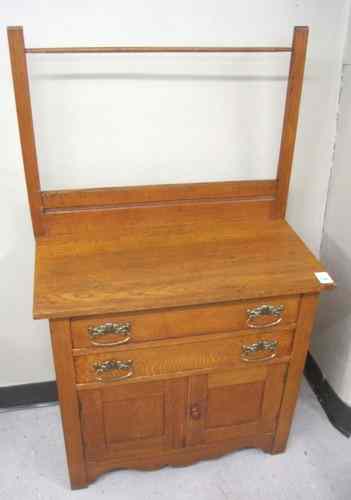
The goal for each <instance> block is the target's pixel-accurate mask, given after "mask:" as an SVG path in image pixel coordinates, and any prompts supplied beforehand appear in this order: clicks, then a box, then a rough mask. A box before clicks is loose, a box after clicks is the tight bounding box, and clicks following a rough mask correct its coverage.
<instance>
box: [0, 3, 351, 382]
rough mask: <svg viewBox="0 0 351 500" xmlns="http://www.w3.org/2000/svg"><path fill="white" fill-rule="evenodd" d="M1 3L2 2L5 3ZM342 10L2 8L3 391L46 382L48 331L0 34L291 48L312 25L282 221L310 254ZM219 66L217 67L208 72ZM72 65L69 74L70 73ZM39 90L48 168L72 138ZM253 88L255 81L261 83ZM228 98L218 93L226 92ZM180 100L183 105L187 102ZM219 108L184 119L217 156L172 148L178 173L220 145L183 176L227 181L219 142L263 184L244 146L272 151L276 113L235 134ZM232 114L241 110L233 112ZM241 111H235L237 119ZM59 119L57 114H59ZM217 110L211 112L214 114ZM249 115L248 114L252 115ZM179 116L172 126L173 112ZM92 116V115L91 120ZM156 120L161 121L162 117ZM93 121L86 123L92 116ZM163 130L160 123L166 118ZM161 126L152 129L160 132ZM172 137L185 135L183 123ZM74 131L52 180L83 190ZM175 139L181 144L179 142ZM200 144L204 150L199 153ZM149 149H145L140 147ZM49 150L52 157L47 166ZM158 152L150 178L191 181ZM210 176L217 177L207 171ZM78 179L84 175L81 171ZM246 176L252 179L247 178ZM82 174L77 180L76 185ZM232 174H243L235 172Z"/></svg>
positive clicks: (328, 151) (68, 41)
mask: <svg viewBox="0 0 351 500" xmlns="http://www.w3.org/2000/svg"><path fill="white" fill-rule="evenodd" d="M4 4H6V5H5V6H4ZM348 9H349V1H348V0H334V1H333V2H327V1H320V0H308V1H303V0H299V1H296V0H284V1H281V2H277V1H275V0H266V1H264V2H263V1H262V0H251V1H250V2H247V1H246V0H245V1H244V0H239V1H236V2H233V1H232V0H223V1H221V2H215V1H214V0H211V1H210V0H192V1H190V0H178V1H176V2H165V1H164V0H162V1H161V0H154V1H153V2H145V1H141V0H129V1H128V2H121V1H118V0H105V1H104V2H87V1H86V0H84V1H83V0H77V1H75V2H71V1H68V0H61V1H60V2H42V1H39V0H31V1H28V2H23V1H21V0H12V1H11V2H10V1H8V2H1V6H0V23H1V29H0V75H1V92H0V109H1V113H0V126H1V133H2V144H1V162H0V169H1V175H0V179H1V183H0V190H1V193H0V213H1V214H2V220H1V223H2V224H1V232H0V276H1V279H0V289H1V300H0V308H1V311H0V321H1V325H0V336H1V342H0V385H3V386H5V385H12V384H20V383H29V382H38V381H43V380H48V379H52V378H53V377H54V373H53V369H52V362H51V353H50V346H49V335H48V326H47V323H46V322H44V321H36V322H34V321H33V320H32V316H31V310H32V284H33V283H32V282H33V237H32V231H31V224H30V219H29V211H28V206H27V201H26V192H25V185H24V176H23V168H22V161H21V154H20V144H19V137H18V128H17V122H16V114H15V103H14V97H13V91H12V82H11V78H10V66H9V57H8V48H7V41H6V31H5V27H6V26H7V25H23V26H24V28H25V34H26V40H27V45H28V46H47V45H48V46H50V45H52V46H55V45H56V46H59V45H73V46H74V45H84V44H90V45H99V44H100V45H113V44H116V45H124V44H125V45H133V44H136V45H138V44H139V45H142V44H149V45H158V44H159V45H186V44H189V45H197V44H198V45H201V44H204V45H206V44H207V45H209V44H214V45H216V44H218V45H231V44H232V45H243V44H244V45H245V44H248V45H255V44H257V45H265V44H266V45H276V44H281V45H288V44H290V43H291V32H292V28H293V26H294V25H309V26H310V28H311V35H310V44H309V49H308V58H307V67H306V80H305V86H304V92H303V98H302V107H301V119H300V127H299V133H298V140H297V148H296V156H295V165H294V173H293V178H292V189H291V196H290V201H289V206H288V219H289V221H290V222H291V224H292V225H293V226H294V228H295V229H296V230H297V231H298V232H299V234H300V235H301V236H302V237H303V238H304V239H305V241H306V242H307V243H308V245H309V246H310V247H311V249H313V251H314V252H315V253H316V254H318V251H319V247H320V241H321V234H322V223H323V214H324V207H325V200H326V195H327V186H328V180H329V174H330V168H331V160H332V148H333V142H334V136H335V124H336V110H337V98H338V89H339V83H340V71H341V62H342V48H343V46H344V37H345V32H346V19H347V14H348ZM218 61H219V60H217V59H216V63H215V64H217V63H218ZM35 64H37V63H35ZM38 64H39V63H38ZM50 64H51V63H50ZM50 64H49V65H50ZM65 64H66V63H65ZM71 64H72V63H71ZM73 64H75V63H73ZM206 64H207V63H206ZM213 64H214V62H213V61H212V60H211V61H210V63H208V65H210V66H211V68H210V69H211V71H212V70H213V66H212V65H213ZM77 67H78V66H77ZM77 67H76V68H75V70H74V72H77ZM228 68H229V66H228V64H227V63H226V64H222V67H221V68H216V69H215V70H216V72H217V71H218V70H219V69H221V70H223V71H224V72H226V71H227V72H229V73H228V74H229V76H230V75H231V71H232V69H231V68H230V69H228ZM66 69H67V68H66ZM32 70H33V71H34V73H35V71H37V74H38V73H40V71H42V70H40V68H38V66H36V67H35V68H33V67H32ZM205 70H206V71H207V67H205ZM45 71H46V73H48V72H49V73H50V71H52V70H51V69H50V68H48V67H46V70H45ZM65 71H66V70H65ZM270 71H271V69H270ZM270 74H271V73H270ZM49 76H50V75H49ZM51 76H52V75H51ZM279 78H280V70H276V73H275V74H273V78H272V80H271V83H270V84H269V83H267V85H266V87H265V92H267V96H268V97H267V99H268V100H264V102H265V103H266V104H267V103H269V102H270V101H269V99H270V97H269V96H270V95H271V94H270V92H271V91H272V90H274V89H275V88H276V87H277V81H278V83H279ZM86 80H87V81H86ZM88 80H89V81H88ZM91 80H92V79H91V78H90V79H89V78H86V79H85V78H84V77H83V78H81V79H80V80H78V83H77V82H74V84H75V85H76V87H75V89H74V91H75V92H76V94H74V95H75V96H77V92H78V95H79V94H81V97H82V99H83V98H84V97H85V96H86V91H85V89H86V87H85V85H87V84H89V85H90V83H89V82H91ZM60 81H61V83H62V85H63V86H64V88H65V89H66V88H67V91H68V90H70V89H69V88H68V87H65V85H66V84H67V85H68V83H69V81H70V80H69V79H66V80H65V79H62V78H61V80H60ZM244 81H245V79H244ZM248 81H250V82H251V83H250V85H251V84H252V82H253V80H252V79H251V80H250V79H248ZM79 82H80V83H79ZM99 82H100V83H101V84H104V80H103V79H100V80H99ZM199 82H200V80H197V82H195V83H194V84H195V85H197V87H198V86H199ZM46 83H47V84H48V85H52V87H50V88H52V91H53V92H57V91H58V90H59V85H58V83H59V82H57V81H56V80H55V77H52V78H51V77H50V78H47V79H46V80H45V78H42V79H41V80H40V78H39V79H36V80H35V81H32V85H33V97H34V104H35V105H36V106H37V107H36V111H35V117H36V124H35V125H36V129H37V131H38V132H39V135H40V137H39V142H40V145H39V155H40V158H41V159H42V160H43V159H48V160H50V158H51V160H52V161H54V160H55V158H56V156H57V154H61V149H60V147H61V146H60V145H62V148H67V147H68V146H67V144H68V143H67V141H65V142H64V144H62V137H63V136H65V134H66V135H67V133H66V132H67V130H68V131H70V127H71V126H72V123H71V122H70V121H67V123H66V127H67V129H66V128H63V127H62V125H60V126H57V127H56V128H55V122H54V121H53V120H54V119H55V117H54V116H51V115H52V112H54V111H55V107H51V106H54V104H55V103H54V102H53V101H55V99H52V98H50V90H48V89H49V87H45V84H46ZM180 83H182V82H180ZM257 83H258V84H260V80H259V79H258V81H257ZM94 84H95V83H94ZM36 85H37V86H36ZM38 85H39V86H38ZM79 85H81V88H82V91H81V92H79V89H80V87H79ZM206 85H208V83H206ZM216 85H217V88H218V90H220V91H219V92H218V96H221V95H222V90H223V88H224V87H225V83H224V82H223V81H222V82H220V81H219V82H216V81H212V87H213V88H212V89H210V88H209V87H206V88H207V90H206V91H208V92H211V95H212V96H213V95H214V93H216V92H215V90H216ZM35 86H36V87H35ZM35 89H36V90H35ZM39 89H40V91H39ZM83 89H84V90H83ZM226 89H227V88H225V89H224V91H225V92H226ZM124 90H126V88H124ZM144 90H145V89H143V91H144ZM91 91H92V92H91V99H92V109H93V110H94V113H96V114H97V115H99V109H100V108H99V103H98V101H97V100H98V99H99V96H100V95H101V93H95V94H94V92H95V90H94V89H91ZM34 94H35V95H34ZM39 94H41V95H39ZM56 95H57V94H56ZM72 95H73V94H72ZM231 95H232V94H231ZM233 95H234V94H233ZM235 95H236V94H235ZM199 96H200V93H199V92H197V93H196V99H199ZM40 97H43V99H40ZM44 98H45V99H44ZM70 98H71V97H69V98H68V99H70ZM187 98H188V99H189V96H188V97H187ZM177 99H179V97H178V98H177ZM189 102H190V101H189ZM216 102H217V104H216V106H217V107H218V109H219V110H220V113H219V115H218V117H217V118H218V119H216V120H215V128H214V133H213V134H212V135H211V134H210V132H211V130H210V129H209V128H208V123H207V122H206V120H204V118H203V116H204V115H201V114H200V115H199V119H200V121H198V122H196V120H195V119H194V116H192V115H190V116H189V120H191V126H192V128H193V129H194V128H195V127H196V125H197V123H198V126H199V127H202V129H201V130H202V132H203V134H207V135H206V137H207V141H209V140H210V139H211V138H212V143H213V144H212V146H213V148H214V149H212V147H210V148H208V144H207V143H206V144H204V145H202V144H201V141H197V143H196V144H197V147H199V148H200V149H199V150H198V149H195V148H194V150H193V149H192V148H191V147H187V148H185V150H184V151H179V148H178V150H177V151H176V153H177V155H179V156H178V157H177V160H178V165H183V164H184V162H185V161H189V158H188V157H187V155H188V153H189V152H190V153H191V154H193V151H202V155H203V157H204V158H205V159H206V158H207V155H208V154H210V153H211V151H212V154H213V151H216V148H219V149H217V152H216V154H215V156H218V155H219V158H220V160H221V161H219V162H218V165H217V164H216V163H217V162H215V160H216V158H215V157H211V161H210V162H209V161H206V162H204V163H205V166H206V169H211V170H207V172H206V171H204V170H203V169H202V164H203V162H201V161H194V162H193V161H191V163H190V167H191V175H193V180H197V179H201V178H203V177H204V175H205V176H206V175H210V174H211V175H214V174H215V175H218V176H219V177H222V178H223V177H225V176H226V175H228V170H226V168H227V167H225V168H224V170H223V165H225V164H226V165H227V166H228V165H229V167H230V166H231V164H230V163H228V156H227V157H225V156H223V155H225V154H227V153H226V151H227V149H226V147H225V146H226V144H227V146H228V148H232V147H233V145H237V146H238V148H237V149H238V150H237V151H236V150H233V149H231V150H230V151H231V153H230V154H234V153H235V154H236V155H237V156H236V158H237V160H238V161H237V163H238V164H237V165H235V166H236V167H237V168H239V166H240V164H241V165H246V163H245V162H246V160H245V162H244V157H243V162H240V161H239V160H240V155H241V154H242V153H241V151H245V147H246V153H249V154H250V155H252V156H251V165H253V167H254V168H255V169H256V168H257V167H258V166H260V165H261V163H259V161H260V160H262V162H263V163H262V165H263V164H264V165H265V168H267V169H268V174H265V173H263V175H269V172H270V170H269V169H271V168H272V165H271V164H270V163H269V155H268V156H267V155H266V152H265V151H263V152H262V148H264V147H265V146H263V143H257V142H255V143H254V144H255V147H251V148H248V147H247V143H248V141H249V140H251V139H250V138H251V136H252V134H253V133H254V132H255V134H257V133H258V134H262V137H263V138H264V139H265V141H266V140H267V144H268V145H270V144H271V145H274V140H276V134H273V130H274V127H276V121H275V118H274V116H272V120H271V121H270V122H268V125H267V122H266V121H264V120H263V119H262V120H261V118H262V117H263V111H264V112H265V113H267V114H266V115H264V116H265V120H266V119H267V117H269V112H270V109H271V108H270V106H266V108H267V109H264V110H261V109H259V112H257V113H256V107H255V109H254V111H255V113H256V115H257V116H256V118H255V116H254V123H253V124H252V120H251V119H250V120H246V121H245V120H244V122H243V125H242V135H241V134H235V135H234V131H235V128H231V127H233V126H234V125H233V122H232V120H233V110H232V109H231V107H230V106H229V102H230V103H232V101H231V100H230V99H229V100H228V99H226V100H225V101H224V102H220V101H216ZM243 102H244V101H243ZM245 102H246V101H245ZM62 103H66V105H67V104H68V105H70V102H69V100H65V99H63V100H62ZM211 103H212V99H211ZM73 104H74V105H75V104H76V100H74V102H72V107H73ZM171 104H172V103H171ZM173 104H174V103H173ZM195 104H196V106H197V108H198V110H199V112H200V111H201V106H202V102H201V101H197V102H196V103H195ZM227 104H228V105H227ZM231 105H232V104H231ZM40 106H41V107H40ZM238 106H239V107H240V103H239V104H238ZM239 107H238V109H239ZM177 108H179V109H177ZM181 108H182V106H174V105H173V108H171V109H172V112H174V113H178V112H181V111H182V109H181ZM242 108H243V107H242V106H241V111H242V110H243V109H242ZM246 108H248V112H249V111H250V112H252V111H253V108H252V107H249V106H248V105H246ZM257 109H258V108H257ZM51 110H52V111H51ZM56 110H57V111H60V109H56ZM83 110H84V106H83ZM46 111H47V113H46ZM49 111H50V112H49ZM127 111H128V110H127ZM127 111H126V110H125V111H124V112H125V115H124V120H125V122H126V126H128V127H129V128H130V127H131V126H132V124H133V120H134V122H135V119H134V118H133V117H130V119H129V118H128V112H127ZM213 112H216V109H214V110H213ZM222 112H223V115H222ZM220 116H223V121H221V119H220ZM249 116H251V117H252V114H251V115H249ZM175 117H176V119H177V120H178V125H179V120H180V115H179V116H178V115H176V116H175ZM92 118H94V115H93V116H92ZM161 118H162V117H161ZM164 118H165V116H163V119H164ZM72 119H74V120H76V119H77V115H76V114H72ZM128 120H129V121H128ZM92 122H94V119H93V120H92ZM160 123H162V120H161V122H160ZM74 125H75V128H74V127H73V128H72V130H74V131H75V132H74V134H79V133H80V132H81V130H80V129H79V128H77V126H76V125H77V124H76V123H75V124H74ZM175 125H176V122H174V124H173V125H172V124H171V126H175ZM84 126H86V120H83V122H82V127H84ZM149 127H150V130H148V133H149V134H150V135H152V134H154V136H155V135H156V136H157V130H155V128H154V124H153V120H149ZM158 127H159V128H160V125H158ZM206 127H207V128H206ZM228 131H229V133H228ZM46 132H48V133H47V137H46V136H45V133H46ZM49 132H50V133H49ZM87 132H89V130H88V131H87ZM178 132H179V133H180V132H181V127H179V126H178ZM72 134H73V132H72V133H71V134H69V137H70V138H71V142H70V143H69V147H70V151H69V152H68V151H67V155H66V156H64V155H63V153H62V155H63V158H66V157H67V159H68V160H67V161H69V159H70V158H71V157H72V159H73V158H74V159H75V160H77V161H76V162H75V166H76V168H77V176H76V175H72V172H71V171H70V169H69V168H68V169H66V171H65V170H64V169H62V172H60V173H62V178H61V179H60V182H61V181H62V182H63V183H64V182H67V183H68V184H69V183H70V182H72V181H74V182H76V183H77V184H79V183H80V182H83V181H84V182H85V177H84V175H85V173H86V170H87V169H85V165H84V161H85V160H86V158H81V157H80V156H79V155H80V154H81V148H79V149H78V148H76V149H75V135H72ZM100 135H101V134H100ZM216 136H218V137H220V138H221V141H222V142H218V143H217V141H216V140H213V138H214V137H216ZM193 137H195V136H193ZM223 138H226V143H223V140H224V139H223ZM195 139H196V137H195ZM79 140H81V138H79ZM168 140H169V136H168V135H166V134H165V135H164V136H163V139H162V142H163V141H164V142H165V143H167V141H168ZM182 140H183V141H184V137H183V139H182ZM272 141H273V142H272ZM78 142H79V141H78ZM264 144H266V142H265V143H264ZM166 145H167V144H166ZM89 146H91V147H92V148H93V149H91V150H90V153H89V157H91V158H97V157H98V154H99V151H101V149H100V150H99V148H103V150H104V152H105V157H106V162H107V163H108V159H109V158H110V157H111V155H115V154H117V153H120V152H118V151H115V150H111V151H110V150H109V147H110V146H109V143H92V144H90V141H89ZM162 146H163V144H162ZM168 146H169V145H167V147H168ZM219 146H220V147H219ZM239 146H240V147H239ZM256 146H257V147H256ZM202 147H203V148H204V149H202V150H201V148H202ZM145 148H147V144H146V145H145ZM206 148H207V149H206ZM242 148H243V149H242ZM222 150H223V152H222ZM228 151H229V149H228ZM53 152H55V155H54V158H53ZM268 152H269V151H268ZM110 153H111V154H110ZM132 153H134V151H132ZM151 153H152V151H151V150H148V149H145V157H147V156H148V157H149V158H155V156H154V157H152V156H151ZM166 154H167V148H164V149H163V150H162V155H163V156H162V155H161V159H162V162H161V163H160V164H158V167H157V169H158V170H155V171H153V172H152V174H153V175H155V177H156V179H157V176H158V175H159V174H160V165H165V168H167V169H169V170H167V175H170V176H171V178H173V179H174V180H177V176H178V178H181V176H182V175H183V176H184V175H188V174H189V165H188V166H187V168H186V169H185V171H183V172H179V171H177V170H175V169H174V167H175V165H176V163H175V162H173V163H172V159H173V157H174V155H173V154H172V155H170V161H169V163H168V161H167V157H165V155H166ZM221 155H222V156H221ZM249 158H250V156H249ZM88 159H89V158H88ZM195 160H196V158H195ZM263 160H264V161H263ZM273 160H274V158H273ZM130 161H131V160H130ZM133 161H134V160H133ZM226 162H227V163H226ZM131 163H132V161H131ZM131 163H130V164H131ZM66 165H67V162H66ZM172 165H173V167H172ZM48 166H50V165H48ZM51 166H52V164H51ZM42 167H43V168H44V167H46V164H44V165H42ZM171 167H172V168H173V170H172V169H171ZM214 168H215V169H216V170H215V172H214V170H213V169H214ZM230 168H231V167H230ZM58 169H60V164H59V163H58V164H54V170H53V172H54V174H55V173H56V174H57V171H58ZM95 169H96V165H95V164H94V162H92V163H91V164H90V165H89V169H88V170H89V172H91V174H92V176H93V177H92V178H91V179H90V180H89V182H91V183H94V182H95V179H94V175H95V173H96V170H95ZM221 169H222V170H221ZM81 171H83V172H82V173H81ZM126 171H127V174H128V175H129V174H130V175H132V173H131V172H129V168H128V169H126ZM105 173H106V177H105V178H104V180H103V181H102V182H103V183H105V184H108V183H113V182H115V178H109V175H112V176H114V175H115V173H116V172H115V170H114V169H113V168H112V170H111V169H110V170H109V169H108V168H107V170H106V172H105ZM252 173H254V174H255V172H252ZM252 173H251V174H252ZM54 174H51V177H50V175H49V174H48V177H47V178H48V180H49V182H55V178H54V177H53V175H54ZM82 174H83V177H80V178H79V176H81V175H82ZM180 174H181V175H180ZM240 175H242V174H241V173H240ZM149 176H150V171H149V172H148V171H143V169H141V170H139V171H138V173H137V176H136V177H137V179H138V182H139V183H145V182H146V183H147V181H148V180H149V178H150V177H149ZM134 178H135V172H134ZM131 179H132V177H129V179H128V178H127V179H125V180H124V181H125V182H130V181H131ZM99 183H100V182H99Z"/></svg>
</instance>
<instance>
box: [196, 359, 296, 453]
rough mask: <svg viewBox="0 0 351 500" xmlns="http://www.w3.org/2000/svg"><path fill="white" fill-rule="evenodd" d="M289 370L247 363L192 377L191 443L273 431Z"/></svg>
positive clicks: (282, 366) (278, 366)
mask: <svg viewBox="0 0 351 500" xmlns="http://www.w3.org/2000/svg"><path fill="white" fill-rule="evenodd" d="M286 370H287V365H286V364H276V365H268V366H253V367H251V366H250V367H249V366H247V367H245V368H243V369H239V370H225V371H224V370H223V371H218V372H213V373H210V374H208V375H198V376H194V377H190V380H189V405H188V423H187V436H186V444H187V446H193V445H197V444H210V443H215V442H218V441H222V440H226V439H231V438H233V439H234V438H236V437H238V436H245V435H247V436H249V435H254V434H258V433H271V432H273V431H274V428H275V425H276V418H277V416H278V412H279V408H280V403H281V399H282V395H283V389H284V381H285V373H286Z"/></svg>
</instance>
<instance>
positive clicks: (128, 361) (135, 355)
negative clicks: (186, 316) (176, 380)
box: [75, 330, 293, 384]
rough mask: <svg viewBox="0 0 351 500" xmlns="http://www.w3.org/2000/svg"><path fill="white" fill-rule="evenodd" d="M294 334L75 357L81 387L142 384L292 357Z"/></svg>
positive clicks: (213, 338)
mask: <svg viewBox="0 0 351 500" xmlns="http://www.w3.org/2000/svg"><path fill="white" fill-rule="evenodd" d="M292 340H293V331H292V330H285V331H280V332H277V333H273V332H269V333H268V332H267V333H256V332H255V333H252V334H245V335H242V336H241V335H236V336H233V335H230V334H218V335H209V336H207V337H192V338H190V339H188V340H168V341H164V342H158V343H157V345H155V344H154V345H153V346H148V345H147V344H140V345H139V346H135V347H134V348H131V349H127V348H123V349H117V350H111V351H110V352H107V351H104V352H103V353H101V354H100V353H96V352H95V353H92V354H85V355H78V356H76V357H75V369H76V381H77V383H78V384H84V383H91V382H100V383H111V382H117V381H125V380H127V379H128V380H138V379H144V378H145V377H146V378H147V377H154V376H158V375H168V374H169V375H174V374H179V375H180V374H186V373H185V372H188V371H197V370H209V371H210V370H213V369H216V368H226V367H228V368H230V367H247V366H248V365H250V366H252V365H254V364H257V365H262V364H266V363H269V362H270V361H272V360H273V361H274V359H279V358H281V357H282V356H286V355H289V354H290V352H291V347H292Z"/></svg>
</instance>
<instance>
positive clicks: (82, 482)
mask: <svg viewBox="0 0 351 500" xmlns="http://www.w3.org/2000/svg"><path fill="white" fill-rule="evenodd" d="M50 331H51V342H52V348H53V353H54V362H55V371H56V379H57V389H58V394H59V400H60V409H61V418H62V426H63V432H64V437H65V445H66V455H67V463H68V469H69V474H70V479H71V486H72V488H82V487H83V486H86V485H87V477H86V471H85V460H84V451H83V442H82V435H81V425H80V415H79V403H78V396H77V391H76V388H75V384H74V379H75V373H74V365H73V358H72V344H71V336H70V324H69V321H68V320H50Z"/></svg>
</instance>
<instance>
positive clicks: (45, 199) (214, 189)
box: [41, 180, 277, 210]
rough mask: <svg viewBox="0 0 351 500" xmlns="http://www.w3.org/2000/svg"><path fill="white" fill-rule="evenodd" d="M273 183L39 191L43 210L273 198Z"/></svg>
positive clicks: (246, 182)
mask: <svg viewBox="0 0 351 500" xmlns="http://www.w3.org/2000/svg"><path fill="white" fill-rule="evenodd" d="M276 191H277V181H276V180H259V181H231V182H208V183H206V182H203V183H189V184H170V185H167V184H164V185H153V186H134V187H119V188H118V187H109V188H96V189H68V190H58V191H42V192H41V196H42V206H43V208H44V210H48V209H49V210H50V209H67V208H68V209H70V208H84V207H85V208H92V207H108V206H117V205H138V204H143V203H144V204H153V203H164V204H165V203H169V202H175V201H177V202H183V203H184V202H186V201H187V200H188V201H189V200H190V201H194V200H196V201H200V200H204V201H205V200H206V201H208V202H210V201H211V200H212V201H213V200H223V199H231V198H237V199H244V198H262V197H263V198H266V197H274V196H275V195H276Z"/></svg>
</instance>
